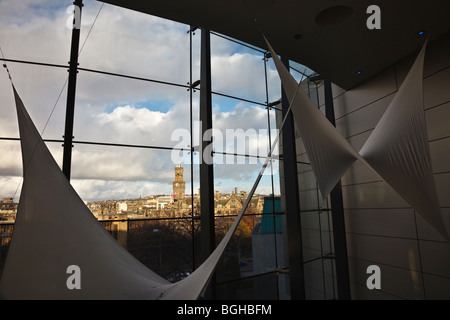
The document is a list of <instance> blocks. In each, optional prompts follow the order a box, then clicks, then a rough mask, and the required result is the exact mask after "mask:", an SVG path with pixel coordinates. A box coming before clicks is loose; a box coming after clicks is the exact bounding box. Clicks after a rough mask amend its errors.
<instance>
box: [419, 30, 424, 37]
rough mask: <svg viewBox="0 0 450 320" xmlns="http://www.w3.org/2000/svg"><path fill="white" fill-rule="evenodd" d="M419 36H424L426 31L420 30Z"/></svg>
mask: <svg viewBox="0 0 450 320" xmlns="http://www.w3.org/2000/svg"><path fill="white" fill-rule="evenodd" d="M417 34H418V35H419V36H422V35H424V34H425V31H424V30H420V31H418V32H417Z"/></svg>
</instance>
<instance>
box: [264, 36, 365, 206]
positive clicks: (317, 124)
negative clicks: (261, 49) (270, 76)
mask: <svg viewBox="0 0 450 320" xmlns="http://www.w3.org/2000/svg"><path fill="white" fill-rule="evenodd" d="M264 39H265V40H266V43H267V47H268V48H269V51H270V54H271V55H272V58H273V61H274V63H275V66H276V68H277V71H278V74H279V76H280V79H281V83H282V86H283V88H284V91H285V93H286V96H287V98H288V100H289V102H290V103H291V110H292V114H293V115H294V121H295V123H296V124H297V128H298V130H299V132H300V136H301V138H302V140H303V143H304V145H305V149H306V153H307V155H308V158H309V161H310V162H311V167H312V170H313V172H314V175H315V177H316V179H317V183H318V185H319V190H320V192H321V194H322V197H323V198H325V197H327V196H328V194H329V193H330V191H331V190H332V189H333V188H334V186H335V185H336V183H337V182H338V181H339V180H340V179H341V178H342V176H343V175H344V174H345V172H346V171H347V170H348V168H349V167H350V166H351V165H352V164H353V163H354V162H355V161H356V160H358V159H359V160H361V161H363V162H365V161H364V159H363V158H362V157H361V156H360V155H359V154H358V152H357V151H356V150H355V149H354V148H353V146H352V145H351V144H350V143H349V142H348V141H347V140H346V139H345V138H344V137H343V136H342V135H341V134H340V133H339V132H338V131H337V130H336V128H335V127H334V126H333V125H332V124H331V122H330V121H328V119H327V118H325V116H324V115H323V113H322V112H320V110H319V109H318V108H317V106H316V105H315V104H314V102H312V101H311V99H310V98H309V97H308V96H307V95H306V94H305V93H304V92H303V90H297V88H298V86H299V84H298V83H297V81H296V80H295V79H294V77H293V76H292V75H291V74H290V72H289V70H287V69H286V67H285V66H284V65H283V63H282V62H281V61H280V59H279V58H278V56H277V54H276V53H275V52H274V50H273V49H272V47H271V45H270V44H269V42H268V41H267V39H266V38H264Z"/></svg>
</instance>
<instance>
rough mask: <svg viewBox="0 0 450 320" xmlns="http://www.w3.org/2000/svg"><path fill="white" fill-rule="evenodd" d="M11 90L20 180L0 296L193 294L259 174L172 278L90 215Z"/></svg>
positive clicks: (199, 288) (187, 297)
mask: <svg viewBox="0 0 450 320" xmlns="http://www.w3.org/2000/svg"><path fill="white" fill-rule="evenodd" d="M13 91H14V97H15V101H16V107H17V114H18V120H19V129H20V136H21V146H22V159H23V168H24V169H23V171H24V172H23V177H24V180H23V187H22V193H21V196H20V203H19V209H18V214H17V219H16V223H15V227H14V234H13V238H12V240H11V245H10V248H9V252H8V257H7V261H6V264H5V267H4V270H3V275H2V279H1V282H0V298H3V299H58V300H61V299H101V300H105V299H115V300H117V299H120V300H122V299H170V300H175V299H183V300H191V299H197V298H199V296H200V295H201V294H202V292H203V291H204V290H205V288H206V286H207V285H208V282H209V280H210V278H211V276H212V274H213V272H214V270H215V268H216V266H217V263H218V261H219V259H220V257H221V256H222V254H223V252H224V250H225V247H226V246H227V244H228V242H229V240H230V238H231V236H232V235H233V233H234V231H235V230H236V228H237V226H238V224H239V221H240V220H241V218H242V216H243V213H244V212H245V210H246V208H247V206H248V202H249V201H250V198H251V197H252V195H253V193H254V192H255V190H256V187H257V184H258V183H259V179H260V177H259V178H258V179H257V181H256V182H255V185H254V186H253V189H252V191H251V193H250V194H249V197H248V201H246V203H245V204H244V206H243V208H242V210H241V212H240V214H239V215H238V217H237V218H236V220H235V222H234V224H233V226H232V227H231V228H230V230H229V231H228V233H227V234H226V236H225V238H224V239H223V240H222V242H221V243H220V244H219V246H218V247H217V248H216V250H215V251H214V252H213V253H212V254H211V256H210V257H209V258H208V259H207V260H206V261H205V262H204V263H203V264H202V265H201V266H200V267H199V268H198V269H197V270H195V272H193V273H192V274H191V275H190V276H189V277H187V278H185V279H183V280H182V281H180V282H177V283H171V282H169V281H167V280H165V279H163V278H162V277H160V276H159V275H157V274H156V273H154V272H153V271H151V270H150V269H148V268H147V267H145V266H144V265H143V264H141V263H140V262H139V261H138V260H137V259H135V258H134V257H133V256H132V255H131V254H130V253H128V251H126V250H125V249H124V248H123V247H122V246H121V245H120V244H118V243H117V241H116V240H115V239H114V238H113V237H112V236H111V235H110V234H109V233H108V232H107V231H106V230H105V228H104V227H103V226H101V224H100V223H99V222H98V221H97V220H96V219H95V218H94V216H93V215H92V213H91V212H90V211H89V209H88V208H87V207H86V205H85V204H84V202H83V201H82V200H81V198H80V197H79V196H78V194H77V193H76V191H75V190H74V189H73V188H72V186H71V185H70V183H69V182H68V180H67V179H66V177H65V176H64V174H63V173H62V171H61V169H60V168H59V166H58V164H57V163H56V161H55V160H54V159H53V157H52V155H51V154H50V152H49V150H48V149H47V146H46V145H45V143H44V141H43V140H42V139H41V137H40V135H39V133H38V131H37V130H36V127H35V126H34V124H33V122H32V120H31V118H30V116H29V115H28V113H27V111H26V109H25V107H24V104H23V102H22V100H21V99H20V97H19V95H18V93H17V91H16V89H15V88H14V86H13ZM266 163H267V161H266ZM263 169H264V168H263ZM260 176H261V174H260ZM73 265H75V266H77V267H79V272H80V273H79V274H80V276H81V277H80V280H81V281H80V284H81V287H80V289H69V287H70V286H67V281H68V279H69V278H70V276H71V274H68V273H67V271H68V268H69V267H70V266H73ZM69 271H70V269H69ZM69 281H70V279H69Z"/></svg>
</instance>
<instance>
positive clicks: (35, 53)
mask: <svg viewBox="0 0 450 320" xmlns="http://www.w3.org/2000/svg"><path fill="white" fill-rule="evenodd" d="M71 4H72V3H71V2H68V1H39V3H36V2H35V1H14V0H4V1H1V2H0V39H1V45H2V51H3V53H4V55H5V58H7V59H16V60H30V61H38V62H46V63H55V64H62V65H67V61H69V55H70V40H71V37H72V30H71V29H70V28H68V27H67V22H68V20H69V19H70V18H71V17H73V15H72V14H70V13H69V12H67V11H68V10H69V11H70V9H68V8H69V6H70V5H71Z"/></svg>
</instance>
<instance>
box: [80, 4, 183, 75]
mask: <svg viewBox="0 0 450 320" xmlns="http://www.w3.org/2000/svg"><path fill="white" fill-rule="evenodd" d="M99 7H100V4H99V3H98V2H97V1H92V2H88V3H87V4H86V5H85V8H84V10H83V17H82V19H83V21H86V22H85V23H86V24H87V25H85V23H83V24H82V27H81V30H82V31H83V33H87V32H90V35H89V39H88V41H87V42H86V44H85V45H84V47H83V51H82V55H81V56H80V59H79V62H80V67H82V68H88V69H96V70H102V71H108V72H114V73H123V74H127V75H133V76H138V77H145V78H150V79H155V80H159V81H168V82H175V83H179V84H186V83H187V82H188V81H189V50H190V49H189V48H190V42H189V36H188V34H187V31H188V30H189V26H186V25H183V24H180V23H177V22H174V21H170V20H165V19H161V18H158V17H155V16H151V15H148V14H144V13H140V12H137V11H133V10H128V9H124V8H121V7H118V6H112V5H108V4H105V5H104V6H103V8H102V10H101V12H100V14H99V15H98V18H97V21H96V23H95V26H94V28H93V29H92V31H90V29H89V22H90V21H92V20H93V19H95V16H96V15H97V13H98V8H99Z"/></svg>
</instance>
